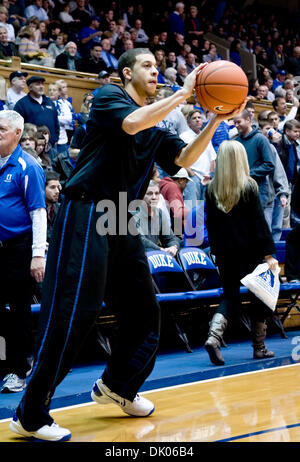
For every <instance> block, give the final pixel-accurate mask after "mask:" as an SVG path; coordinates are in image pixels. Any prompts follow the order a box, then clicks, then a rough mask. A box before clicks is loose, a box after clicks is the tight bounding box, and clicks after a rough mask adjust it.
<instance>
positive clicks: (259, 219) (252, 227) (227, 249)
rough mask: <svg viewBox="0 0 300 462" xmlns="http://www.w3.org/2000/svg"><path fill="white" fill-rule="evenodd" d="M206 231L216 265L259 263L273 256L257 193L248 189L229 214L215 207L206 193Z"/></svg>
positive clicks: (211, 198) (271, 243)
mask: <svg viewBox="0 0 300 462" xmlns="http://www.w3.org/2000/svg"><path fill="white" fill-rule="evenodd" d="M206 211H207V222H206V226H207V231H208V239H209V244H210V248H211V252H212V254H213V255H215V256H216V258H217V261H218V260H219V261H224V260H227V259H230V260H235V261H236V260H240V259H243V258H246V259H247V261H251V262H253V263H257V264H258V263H260V262H261V261H262V259H263V258H264V257H265V256H266V255H274V254H275V253H276V248H275V244H274V241H273V238H272V235H271V233H270V230H269V227H268V225H267V222H266V220H265V217H264V214H263V209H262V207H261V203H260V200H259V196H258V193H257V192H256V191H255V190H254V189H253V188H249V191H248V192H247V194H246V195H245V197H241V199H240V200H239V202H238V204H237V205H235V206H234V207H233V208H232V209H231V210H230V212H228V213H225V212H223V211H222V210H220V209H219V208H218V207H217V203H216V200H215V197H214V196H213V195H211V194H209V193H208V192H207V193H206Z"/></svg>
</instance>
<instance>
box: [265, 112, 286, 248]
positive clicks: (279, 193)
mask: <svg viewBox="0 0 300 462" xmlns="http://www.w3.org/2000/svg"><path fill="white" fill-rule="evenodd" d="M259 128H260V131H261V133H262V134H263V135H264V136H265V137H266V138H268V140H269V142H270V143H271V148H272V151H273V155H274V158H275V168H274V172H273V175H270V176H269V185H270V195H269V205H268V207H267V209H266V210H265V217H266V221H267V223H268V225H269V228H270V231H271V234H272V237H273V239H274V241H279V240H280V237H281V233H282V225H283V215H284V210H285V208H286V207H287V205H288V197H289V194H290V191H289V184H288V180H287V176H286V173H285V170H284V167H283V165H282V162H281V160H280V157H279V155H278V153H277V150H276V148H275V146H274V145H273V144H272V143H274V144H275V143H278V142H279V141H280V140H281V135H280V133H278V132H275V131H274V129H273V127H272V124H271V123H270V122H269V121H268V120H267V121H262V122H260V123H259Z"/></svg>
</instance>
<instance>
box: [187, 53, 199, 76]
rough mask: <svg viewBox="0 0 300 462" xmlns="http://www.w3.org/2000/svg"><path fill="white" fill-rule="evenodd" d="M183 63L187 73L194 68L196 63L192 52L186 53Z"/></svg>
mask: <svg viewBox="0 0 300 462" xmlns="http://www.w3.org/2000/svg"><path fill="white" fill-rule="evenodd" d="M185 65H186V70H187V73H188V74H189V73H190V72H192V71H193V70H194V69H195V67H196V66H197V65H196V56H195V55H194V53H188V54H187V55H186V60H185Z"/></svg>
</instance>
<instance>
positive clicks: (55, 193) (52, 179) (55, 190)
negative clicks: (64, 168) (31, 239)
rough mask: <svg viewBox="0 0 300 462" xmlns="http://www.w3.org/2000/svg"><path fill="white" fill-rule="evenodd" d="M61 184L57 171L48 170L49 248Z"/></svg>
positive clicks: (46, 192)
mask: <svg viewBox="0 0 300 462" xmlns="http://www.w3.org/2000/svg"><path fill="white" fill-rule="evenodd" d="M60 191H61V184H60V181H59V175H58V173H56V172H51V171H48V172H46V184H45V199H46V207H47V250H48V246H49V243H50V240H51V237H52V231H53V224H54V220H55V218H56V215H57V213H58V210H59V207H60V203H59V195H60Z"/></svg>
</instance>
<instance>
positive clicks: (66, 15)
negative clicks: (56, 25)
mask: <svg viewBox="0 0 300 462" xmlns="http://www.w3.org/2000/svg"><path fill="white" fill-rule="evenodd" d="M70 10H71V7H70V5H69V3H66V4H65V5H63V10H62V11H61V12H60V13H59V15H58V19H59V20H60V21H61V22H62V23H63V24H68V25H69V24H71V23H72V22H80V19H76V21H74V18H73V16H72V15H71V14H70Z"/></svg>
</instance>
